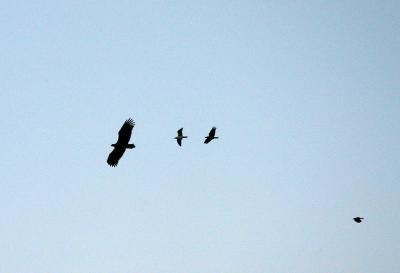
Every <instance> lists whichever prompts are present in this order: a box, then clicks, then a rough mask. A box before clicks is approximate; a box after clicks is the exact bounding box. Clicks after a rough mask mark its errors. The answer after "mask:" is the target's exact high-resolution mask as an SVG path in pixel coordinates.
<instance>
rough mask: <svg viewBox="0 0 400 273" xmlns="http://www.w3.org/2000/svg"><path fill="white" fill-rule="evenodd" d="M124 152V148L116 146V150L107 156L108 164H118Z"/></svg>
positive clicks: (113, 165)
mask: <svg viewBox="0 0 400 273" xmlns="http://www.w3.org/2000/svg"><path fill="white" fill-rule="evenodd" d="M124 152H125V149H124V148H114V150H113V151H112V152H111V153H110V154H109V155H108V158H107V163H108V165H110V166H111V167H115V166H117V165H118V161H119V159H120V158H121V157H122V155H123V154H124Z"/></svg>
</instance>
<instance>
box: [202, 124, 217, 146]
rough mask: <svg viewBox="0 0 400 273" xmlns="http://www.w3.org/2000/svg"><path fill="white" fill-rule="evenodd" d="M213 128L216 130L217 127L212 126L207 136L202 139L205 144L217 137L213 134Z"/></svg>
mask: <svg viewBox="0 0 400 273" xmlns="http://www.w3.org/2000/svg"><path fill="white" fill-rule="evenodd" d="M215 130H217V128H216V127H212V129H211V130H210V132H209V133H208V136H206V140H204V143H205V144H207V143H209V142H210V141H211V140H213V139H214V138H218V137H216V136H215Z"/></svg>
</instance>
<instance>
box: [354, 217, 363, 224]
mask: <svg viewBox="0 0 400 273" xmlns="http://www.w3.org/2000/svg"><path fill="white" fill-rule="evenodd" d="M363 219H364V218H362V217H355V218H353V220H354V222H356V223H361V222H362V220H363Z"/></svg>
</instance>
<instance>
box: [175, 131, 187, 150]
mask: <svg viewBox="0 0 400 273" xmlns="http://www.w3.org/2000/svg"><path fill="white" fill-rule="evenodd" d="M182 131H183V128H181V129H179V130H178V131H177V133H178V136H176V137H174V138H175V139H176V142H178V144H179V146H182V139H184V138H187V136H184V135H183V134H182Z"/></svg>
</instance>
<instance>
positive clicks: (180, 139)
mask: <svg viewBox="0 0 400 273" xmlns="http://www.w3.org/2000/svg"><path fill="white" fill-rule="evenodd" d="M176 142H178V144H179V146H182V138H177V139H176Z"/></svg>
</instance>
